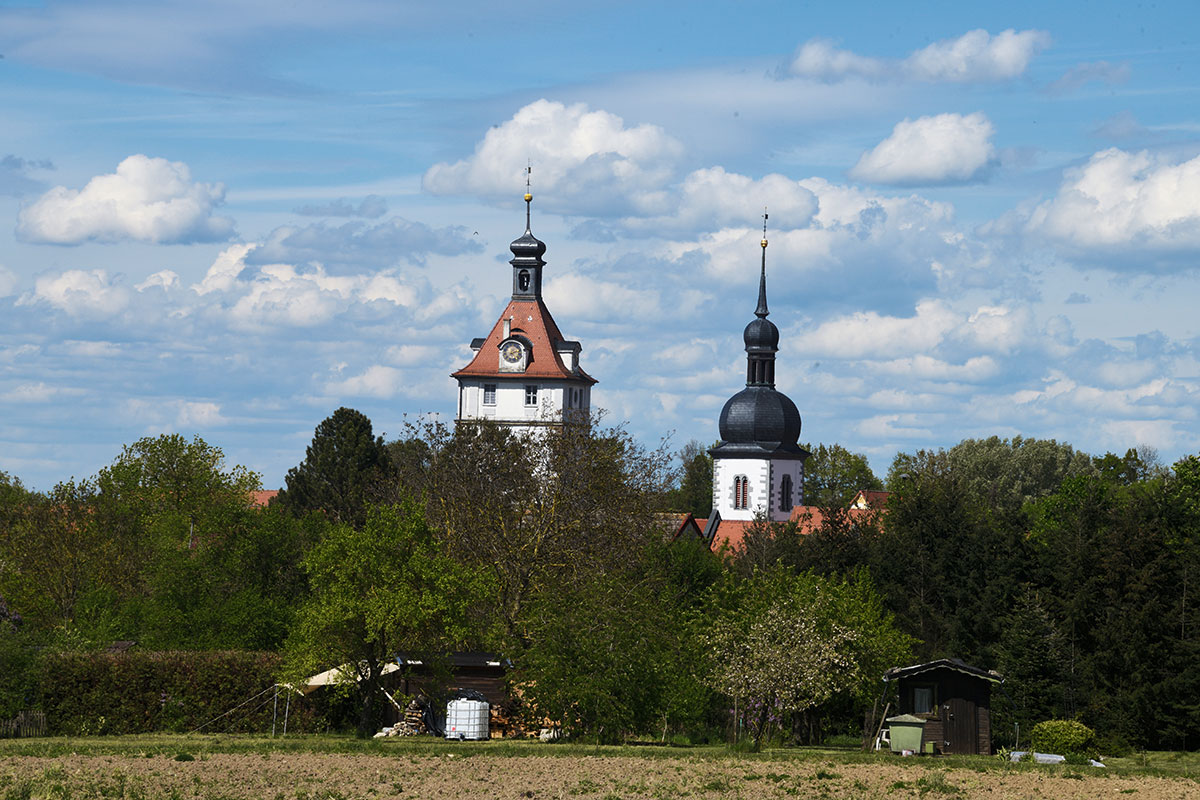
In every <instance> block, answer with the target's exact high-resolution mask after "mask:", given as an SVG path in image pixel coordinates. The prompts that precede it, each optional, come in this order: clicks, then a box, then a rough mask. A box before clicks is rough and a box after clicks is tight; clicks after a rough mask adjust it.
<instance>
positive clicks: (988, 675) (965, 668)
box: [883, 658, 1004, 683]
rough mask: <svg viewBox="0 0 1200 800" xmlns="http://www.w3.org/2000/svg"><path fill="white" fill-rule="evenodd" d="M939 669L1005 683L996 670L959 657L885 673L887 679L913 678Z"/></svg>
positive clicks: (894, 669)
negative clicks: (972, 663)
mask: <svg viewBox="0 0 1200 800" xmlns="http://www.w3.org/2000/svg"><path fill="white" fill-rule="evenodd" d="M939 669H948V670H951V671H953V672H961V673H962V674H963V675H970V676H972V677H975V678H982V679H984V680H986V681H991V682H992V683H1003V682H1004V677H1003V676H1002V675H1001V674H1000V673H999V672H996V671H995V670H992V669H983V668H982V667H973V666H971V665H970V664H967V663H966V662H964V661H962V660H961V659H958V658H939V659H938V660H937V661H929V662H927V663H925V664H913V665H912V666H908V667H892V668H891V669H889V670H888V671H887V672H885V673H883V679H884V680H885V681H895V680H899V679H900V678H911V677H913V676H914V675H922V674H924V673H926V672H932V671H934V670H939Z"/></svg>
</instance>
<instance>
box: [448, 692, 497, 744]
mask: <svg viewBox="0 0 1200 800" xmlns="http://www.w3.org/2000/svg"><path fill="white" fill-rule="evenodd" d="M488 710H489V706H488V704H487V703H484V702H481V701H479V700H451V701H450V702H449V703H447V704H446V738H447V739H468V740H479V739H486V738H488Z"/></svg>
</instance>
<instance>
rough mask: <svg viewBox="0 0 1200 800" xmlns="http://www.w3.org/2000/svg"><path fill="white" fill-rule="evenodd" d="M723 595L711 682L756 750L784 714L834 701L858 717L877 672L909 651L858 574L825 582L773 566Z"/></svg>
mask: <svg viewBox="0 0 1200 800" xmlns="http://www.w3.org/2000/svg"><path fill="white" fill-rule="evenodd" d="M721 594H722V596H721V597H720V598H719V599H718V610H717V612H716V616H715V621H714V624H713V626H712V629H711V632H710V633H709V635H708V637H707V642H708V655H709V658H710V662H711V664H712V671H711V673H710V680H711V685H712V686H713V688H714V689H716V690H718V691H720V692H721V693H722V694H724V695H726V696H727V697H728V698H730V700H731V701H733V702H734V704H735V706H736V707H737V709H738V714H737V717H739V718H742V719H745V723H746V728H747V730H748V731H749V733H750V735H751V737H752V739H753V741H754V744H755V746H756V747H758V746H761V743H762V741H763V740H764V739H765V738H766V737H768V736H770V735H771V733H772V731H774V730H777V729H778V726H779V725H780V724H781V723H782V722H783V720H784V718H785V716H787V715H795V714H796V713H799V712H807V711H809V710H811V709H814V708H816V707H817V706H819V705H821V704H824V703H827V702H829V701H830V700H832V699H833V698H834V697H835V696H838V695H843V696H845V697H848V698H852V699H853V700H854V701H856V705H857V706H858V707H859V710H866V709H867V708H869V707H870V704H871V700H870V698H871V695H872V694H874V693H875V692H876V691H877V687H878V680H879V676H880V675H881V674H882V672H883V670H884V669H886V668H887V666H889V665H893V664H895V663H897V662H898V661H900V662H902V660H903V659H905V658H906V657H907V656H908V654H909V651H910V647H911V640H910V639H909V638H908V637H907V636H905V635H904V634H902V633H900V632H899V631H897V630H896V628H895V626H894V624H893V622H892V618H891V615H890V614H888V613H887V612H886V611H884V609H883V606H882V603H881V602H880V600H879V598H878V597H877V596H875V594H874V591H873V589H872V588H871V586H870V582H869V580H868V579H867V578H866V576H865V575H862V576H860V577H858V578H857V579H856V580H854V581H829V580H826V579H822V578H820V577H818V576H816V575H815V574H813V573H801V574H796V573H794V572H792V571H790V570H788V569H785V568H782V567H776V568H773V569H770V570H766V571H760V572H756V573H755V574H753V575H752V576H751V577H749V578H748V579H742V580H732V581H730V582H728V583H726V584H725V585H724V586H723V587H722V593H721Z"/></svg>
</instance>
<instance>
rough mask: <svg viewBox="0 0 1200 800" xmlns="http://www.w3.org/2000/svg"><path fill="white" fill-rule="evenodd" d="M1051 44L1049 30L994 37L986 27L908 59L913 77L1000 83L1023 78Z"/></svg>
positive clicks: (941, 43)
mask: <svg viewBox="0 0 1200 800" xmlns="http://www.w3.org/2000/svg"><path fill="white" fill-rule="evenodd" d="M1049 44H1050V36H1049V34H1047V33H1046V32H1045V31H1033V30H1030V31H1015V30H1013V29H1012V28H1009V29H1008V30H1006V31H1001V32H1000V33H998V34H996V35H995V36H992V35H991V34H989V33H988V32H987V31H985V30H983V29H982V28H980V29H977V30H973V31H968V32H967V33H964V34H963V35H962V36H959V37H958V38H957V39H943V40H942V41H940V42H934V43H933V44H931V45H929V46H928V47H925V48H923V49H921V50H918V51H916V52H915V53H913V54H912V55H910V56H909V57H908V58H907V59H905V62H904V64H905V67H906V68H907V71H908V73H909V74H910V75H912V76H913V77H915V78H917V79H919V80H925V81H931V82H932V81H939V82H940V81H946V82H955V83H963V82H967V81H999V80H1008V79H1010V78H1016V77H1018V76H1020V75H1022V74H1023V73H1024V72H1025V70H1026V69H1027V68H1028V67H1029V62H1030V61H1032V60H1033V57H1034V56H1036V55H1037V54H1038V53H1039V52H1041V50H1042V49H1043V48H1044V47H1046V46H1047V45H1049Z"/></svg>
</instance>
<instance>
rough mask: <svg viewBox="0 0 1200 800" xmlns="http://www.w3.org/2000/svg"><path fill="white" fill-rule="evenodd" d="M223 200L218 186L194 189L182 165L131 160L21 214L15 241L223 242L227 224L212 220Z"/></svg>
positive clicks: (229, 222)
mask: <svg viewBox="0 0 1200 800" xmlns="http://www.w3.org/2000/svg"><path fill="white" fill-rule="evenodd" d="M224 199H225V187H224V186H223V185H221V184H219V183H215V184H214V183H196V182H194V181H193V180H192V177H191V171H190V170H189V169H188V167H187V165H186V164H184V163H182V162H179V161H167V160H166V159H165V158H150V157H148V156H144V155H140V154H139V155H132V156H129V157H128V158H126V159H125V160H124V161H122V162H121V163H120V164H119V165H117V171H116V172H115V173H112V174H108V175H97V176H96V177H94V178H92V179H91V180H90V181H88V182H87V185H86V186H84V187H83V188H82V189H68V188H67V187H65V186H56V187H54V188H53V189H51V190H50V191H48V192H46V193H45V194H44V195H42V196H41V197H40V198H38V199H37V200H35V201H34V202H33V203H32V204H30V205H28V206H26V207H25V208H23V209H22V210H21V213H20V215H19V216H18V218H17V235H18V237H20V238H21V239H23V240H24V241H28V242H37V243H42V244H65V245H74V244H81V243H82V242H86V241H100V242H116V241H120V240H124V239H134V240H138V241H145V242H154V243H158V244H175V243H184V242H210V241H221V240H224V239H228V238H229V237H230V236H231V235H232V234H233V220H231V219H229V218H228V217H219V216H214V211H215V210H216V208H217V206H219V205H221V203H222V202H224Z"/></svg>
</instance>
